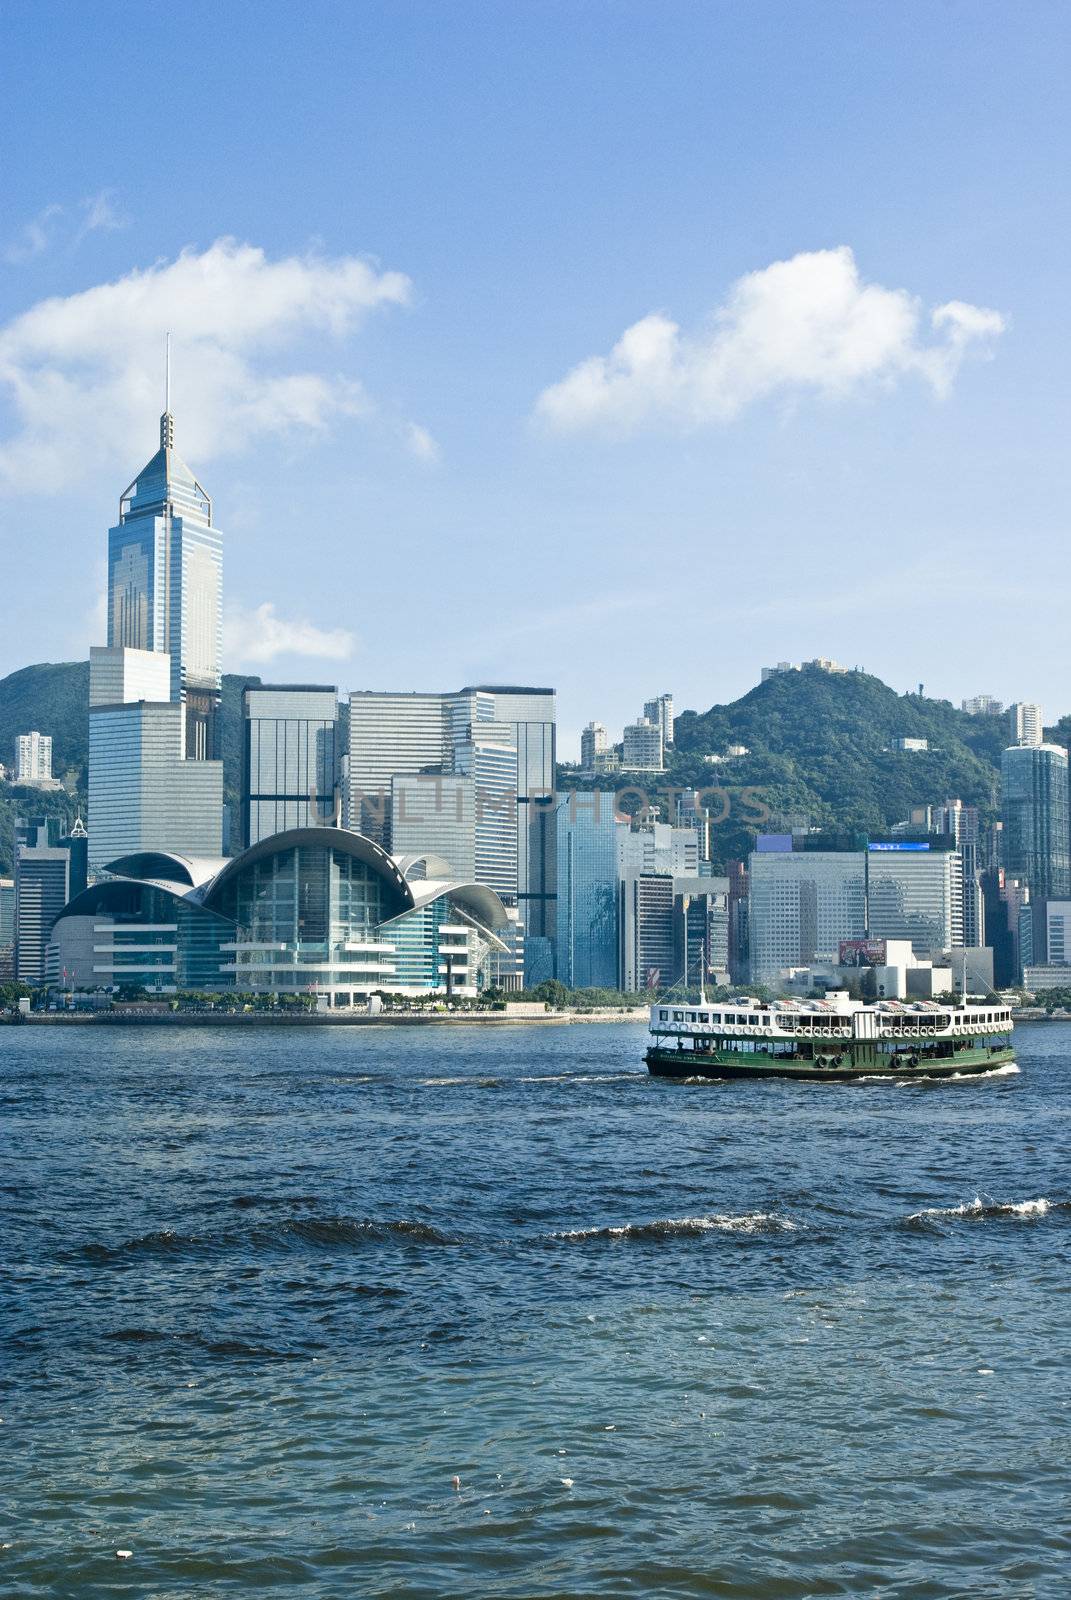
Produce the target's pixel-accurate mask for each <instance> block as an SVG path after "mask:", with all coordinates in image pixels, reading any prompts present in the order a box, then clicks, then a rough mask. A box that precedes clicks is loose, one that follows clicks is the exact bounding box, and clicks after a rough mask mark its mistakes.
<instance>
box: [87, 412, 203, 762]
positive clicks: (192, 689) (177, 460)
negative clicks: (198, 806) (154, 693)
mask: <svg viewBox="0 0 1071 1600" xmlns="http://www.w3.org/2000/svg"><path fill="white" fill-rule="evenodd" d="M108 644H109V646H110V647H111V648H112V649H121V648H128V649H134V650H154V651H160V652H162V653H163V654H164V655H168V656H170V658H171V689H170V695H169V698H170V699H171V700H173V701H175V702H176V703H181V704H182V705H183V706H185V708H186V719H185V720H186V727H185V735H184V738H185V743H184V749H183V754H184V756H185V759H186V760H189V761H205V760H211V759H213V758H214V757H215V756H216V755H218V736H219V731H218V718H219V700H220V687H221V682H222V655H223V536H222V534H221V533H220V530H219V528H218V527H216V526H215V524H214V523H213V521H212V501H211V499H210V498H209V496H208V495H207V493H206V492H205V490H204V489H203V488H202V487H201V485H200V484H199V483H198V481H197V479H196V478H195V477H194V475H193V473H192V472H191V471H190V469H189V467H187V465H186V463H185V462H184V461H183V460H182V458H181V456H180V455H179V454H178V451H177V450H176V449H175V419H174V417H173V416H172V415H171V410H170V396H168V408H167V409H166V410H165V412H164V414H163V416H162V417H161V418H160V448H159V450H158V451H157V452H156V454H155V455H154V456H153V457H152V459H151V460H150V461H149V462H148V463H147V464H146V465H145V466H144V467H143V468H142V469H141V471H140V472H139V473H138V475H137V477H136V478H135V479H134V482H133V483H132V484H130V486H129V487H128V488H127V489H126V490H125V492H124V493H123V495H122V496H121V498H120V501H119V520H118V522H117V523H116V525H115V526H114V527H113V528H110V529H109V530H108Z"/></svg>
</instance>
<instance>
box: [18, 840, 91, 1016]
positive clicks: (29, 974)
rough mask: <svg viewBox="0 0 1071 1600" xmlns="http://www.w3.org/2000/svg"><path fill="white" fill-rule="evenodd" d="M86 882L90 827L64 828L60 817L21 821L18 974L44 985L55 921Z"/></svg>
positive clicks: (29, 980) (26, 980)
mask: <svg viewBox="0 0 1071 1600" xmlns="http://www.w3.org/2000/svg"><path fill="white" fill-rule="evenodd" d="M85 886H86V831H85V828H84V827H83V826H82V824H81V822H80V821H79V822H76V823H75V825H74V827H73V828H72V830H71V832H70V833H69V834H68V833H65V832H64V831H63V824H62V823H61V821H60V819H59V818H57V817H34V818H29V819H22V818H19V819H18V820H17V821H16V823H15V906H14V914H15V926H14V936H15V937H14V945H15V961H14V965H15V976H16V977H17V978H18V980H19V982H20V983H30V984H35V985H37V984H42V983H44V981H45V978H46V972H45V952H46V950H47V949H48V941H49V935H50V934H51V932H52V924H53V923H54V922H55V920H56V918H57V917H58V916H59V914H60V912H61V911H62V910H63V908H64V906H65V905H66V904H67V901H68V900H70V899H72V898H73V896H74V895H76V894H80V893H81V891H82V890H83V889H84V888H85Z"/></svg>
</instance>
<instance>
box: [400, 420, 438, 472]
mask: <svg viewBox="0 0 1071 1600" xmlns="http://www.w3.org/2000/svg"><path fill="white" fill-rule="evenodd" d="M405 437H406V442H407V444H408V445H409V448H410V450H411V451H412V453H413V455H415V456H416V458H417V460H418V461H426V462H427V463H428V464H429V465H434V463H435V462H437V461H439V460H440V459H441V457H442V450H441V449H440V448H439V444H438V441H437V440H435V439H433V438H432V436H431V434H430V433H429V432H428V430H427V428H422V427H421V426H420V424H419V422H410V423H408V424H407V425H406V430H405Z"/></svg>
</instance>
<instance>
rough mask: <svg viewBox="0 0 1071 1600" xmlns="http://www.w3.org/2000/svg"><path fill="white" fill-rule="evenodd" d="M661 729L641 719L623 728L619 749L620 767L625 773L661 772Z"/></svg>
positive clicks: (662, 763) (656, 724)
mask: <svg viewBox="0 0 1071 1600" xmlns="http://www.w3.org/2000/svg"><path fill="white" fill-rule="evenodd" d="M663 754H664V752H663V744H662V729H661V728H660V727H659V725H658V723H657V722H649V721H648V720H647V718H646V717H641V718H640V720H639V721H638V722H630V723H628V724H627V726H626V727H625V732H624V739H623V742H622V748H621V766H622V768H623V769H624V770H625V771H626V772H662V771H664V769H665V762H664V760H663Z"/></svg>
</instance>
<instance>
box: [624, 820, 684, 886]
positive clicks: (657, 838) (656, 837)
mask: <svg viewBox="0 0 1071 1600" xmlns="http://www.w3.org/2000/svg"><path fill="white" fill-rule="evenodd" d="M618 860H619V869H618V870H619V874H620V876H621V877H622V878H626V877H629V876H631V875H634V874H636V873H641V872H657V873H663V874H664V875H666V876H668V877H671V878H672V877H693V878H694V877H697V876H698V873H699V836H698V834H697V833H696V831H695V829H694V828H675V827H673V826H671V825H670V824H669V823H668V822H660V821H659V820H658V813H657V811H654V810H651V811H644V812H641V813H639V814H638V815H637V816H635V817H633V818H632V820H631V822H629V823H624V824H622V826H621V827H620V828H619V830H618Z"/></svg>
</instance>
